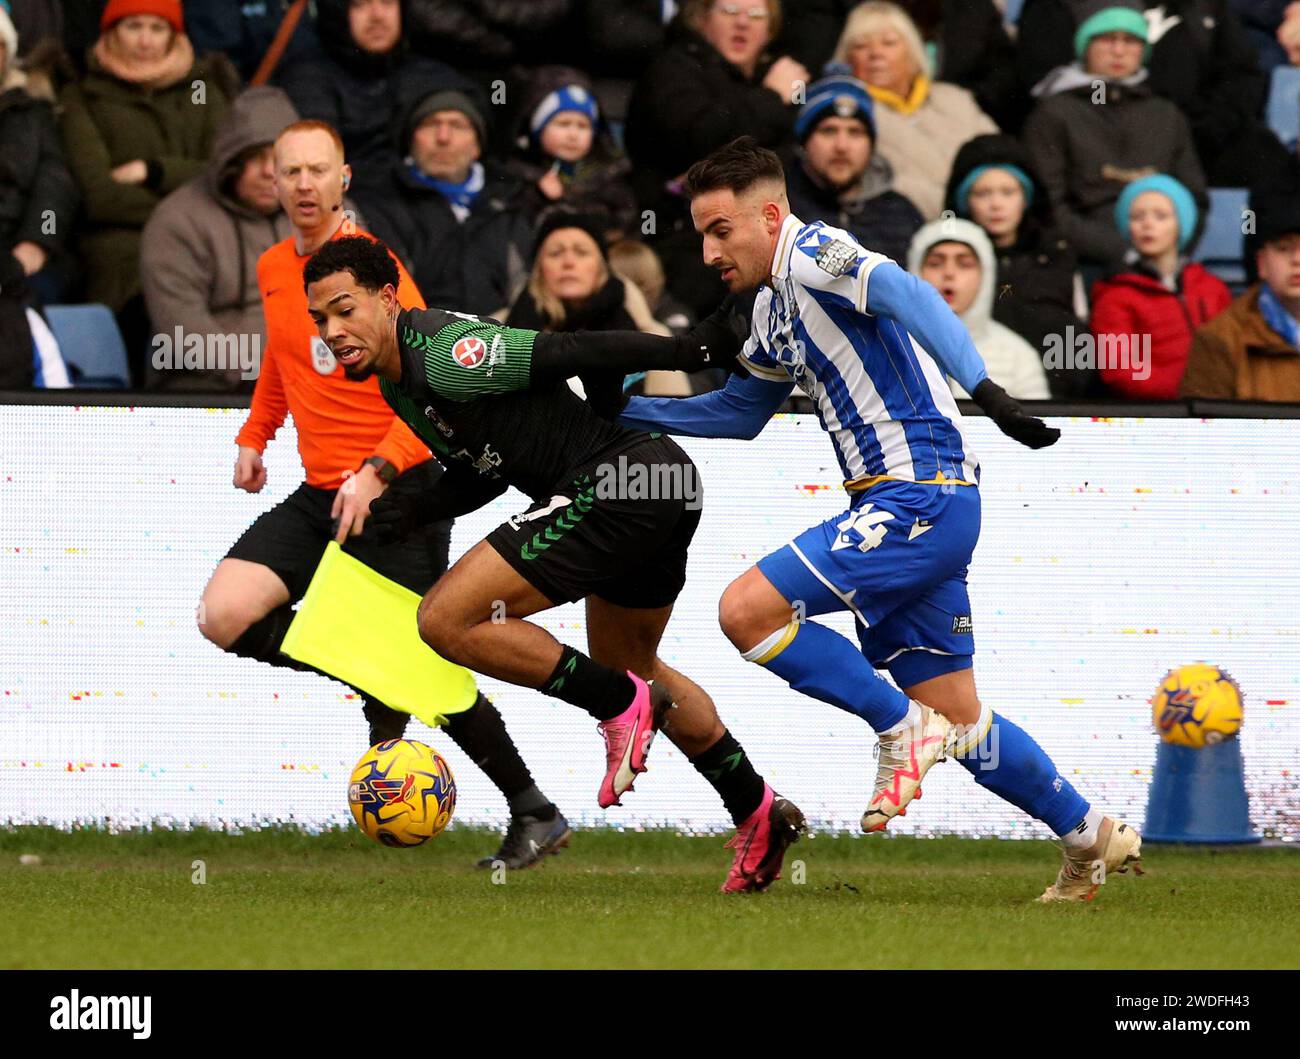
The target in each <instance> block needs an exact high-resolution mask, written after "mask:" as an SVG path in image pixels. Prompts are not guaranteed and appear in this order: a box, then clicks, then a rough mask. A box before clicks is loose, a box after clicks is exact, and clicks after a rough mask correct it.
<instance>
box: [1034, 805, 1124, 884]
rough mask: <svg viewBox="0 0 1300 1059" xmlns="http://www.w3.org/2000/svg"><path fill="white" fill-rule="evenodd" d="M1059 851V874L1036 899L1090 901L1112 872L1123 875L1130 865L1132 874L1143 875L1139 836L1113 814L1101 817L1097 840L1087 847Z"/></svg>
mask: <svg viewBox="0 0 1300 1059" xmlns="http://www.w3.org/2000/svg"><path fill="white" fill-rule="evenodd" d="M1062 852H1063V853H1064V859H1065V863H1064V864H1062V865H1061V871H1060V874H1058V875H1057V876H1056V882H1054V883H1052V885H1051V886H1049V887H1048V888H1047V889H1046V890H1044V891H1043V896H1042V897H1040V898H1039V899H1038V900H1039V901H1042V902H1044V903H1048V902H1051V901H1091V900H1092V899H1093V897H1094V896H1095V895H1096V893H1097V891H1098V890H1099V889H1100V888H1101V887H1102V885H1104V884H1105V882H1106V880H1107V879H1108V878H1109V877H1110V875H1111V873H1112V872H1115V873H1118V874H1120V875H1123V874H1124V873H1125V872H1127V871H1128V870H1129V868H1132V869H1133V873H1134V874H1135V875H1141V874H1143V872H1142V865H1141V864H1140V863H1139V861H1140V860H1141V858H1142V836H1141V835H1139V834H1138V833H1137V831H1136V830H1134V829H1133V828H1132V827H1130V826H1129V825H1128V824H1125V823H1121V822H1120V821H1119V820H1116V819H1115V818H1114V817H1110V816H1104V817H1102V820H1101V824H1100V825H1099V826H1098V828H1097V841H1096V842H1094V843H1093V844H1092V845H1091V846H1089V847H1088V848H1087V849H1071V848H1070V847H1069V846H1066V847H1065V849H1064V850H1063V851H1062Z"/></svg>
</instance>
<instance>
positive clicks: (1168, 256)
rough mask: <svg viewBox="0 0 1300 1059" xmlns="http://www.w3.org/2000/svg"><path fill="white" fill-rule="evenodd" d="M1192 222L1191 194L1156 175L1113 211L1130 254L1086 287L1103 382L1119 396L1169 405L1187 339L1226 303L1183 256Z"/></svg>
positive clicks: (1224, 294) (1215, 284)
mask: <svg viewBox="0 0 1300 1059" xmlns="http://www.w3.org/2000/svg"><path fill="white" fill-rule="evenodd" d="M1196 219H1197V218H1196V201H1195V199H1193V198H1192V193H1191V192H1190V191H1188V190H1187V188H1186V187H1184V186H1183V185H1182V184H1180V183H1179V182H1178V181H1177V180H1175V179H1174V178H1173V177H1171V176H1167V175H1165V174H1163V173H1158V174H1156V175H1155V176H1149V177H1144V178H1143V179H1141V180H1135V181H1133V182H1132V183H1131V184H1129V185H1128V187H1126V188H1125V189H1124V191H1123V193H1122V194H1121V195H1120V197H1119V201H1118V202H1117V203H1116V204H1115V224H1116V226H1117V227H1118V228H1119V230H1120V232H1121V233H1123V234H1125V235H1127V236H1128V240H1129V244H1130V247H1131V249H1130V250H1129V252H1128V254H1127V256H1126V257H1125V263H1124V265H1122V266H1121V267H1120V268H1119V269H1118V270H1116V271H1115V272H1113V273H1111V274H1110V275H1108V276H1106V277H1103V278H1102V279H1099V280H1098V281H1097V282H1096V283H1095V284H1093V288H1092V333H1093V335H1094V336H1096V339H1097V360H1098V364H1097V366H1098V369H1099V373H1100V375H1101V378H1102V381H1103V382H1105V383H1106V385H1107V386H1108V387H1110V389H1111V390H1112V391H1113V392H1114V393H1116V394H1118V395H1119V396H1121V397H1127V398H1130V399H1133V400H1144V401H1172V400H1174V399H1175V398H1176V397H1177V396H1178V389H1179V384H1180V383H1181V382H1182V378H1183V371H1184V370H1185V369H1186V367H1187V355H1188V353H1189V352H1190V351H1191V348H1192V336H1193V334H1194V333H1195V331H1196V329H1197V328H1198V327H1200V326H1201V324H1203V323H1205V322H1206V321H1207V320H1209V319H1211V318H1212V317H1214V316H1217V315H1218V314H1219V313H1221V312H1223V310H1224V309H1226V308H1227V307H1228V303H1229V302H1231V301H1232V295H1231V294H1230V293H1229V291H1228V288H1227V287H1226V286H1225V285H1224V283H1223V281H1222V280H1220V279H1219V278H1218V277H1217V276H1213V275H1211V274H1210V273H1209V272H1207V271H1206V270H1205V269H1204V268H1202V267H1201V266H1200V265H1198V264H1196V263H1195V262H1194V261H1188V260H1187V259H1186V258H1185V257H1183V256H1182V252H1183V251H1184V250H1185V249H1186V248H1187V245H1188V243H1189V242H1190V241H1191V237H1192V233H1193V232H1194V231H1195V230H1196ZM1124 350H1127V352H1128V355H1127V356H1125V355H1123V351H1124Z"/></svg>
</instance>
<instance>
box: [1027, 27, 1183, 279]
mask: <svg viewBox="0 0 1300 1059" xmlns="http://www.w3.org/2000/svg"><path fill="white" fill-rule="evenodd" d="M1146 40H1147V20H1146V19H1145V18H1144V17H1143V15H1142V12H1141V10H1140V9H1139V8H1138V7H1136V6H1129V5H1127V4H1124V3H1122V2H1112V3H1111V5H1110V6H1108V7H1104V8H1102V9H1101V10H1099V11H1097V12H1096V13H1095V14H1093V15H1092V16H1091V17H1089V18H1088V19H1087V21H1085V22H1084V23H1083V24H1082V25H1081V26H1080V27H1079V30H1078V32H1077V33H1076V34H1075V36H1074V49H1075V55H1076V56H1077V61H1076V62H1074V63H1071V64H1070V65H1069V66H1062V67H1059V68H1058V69H1056V70H1054V71H1053V72H1052V74H1051V75H1050V76H1049V77H1047V78H1045V79H1044V80H1043V81H1042V82H1041V83H1040V84H1039V85H1038V86H1037V87H1036V88H1035V89H1034V93H1035V95H1037V96H1038V97H1039V100H1040V101H1039V103H1038V105H1037V106H1036V107H1035V108H1034V112H1033V113H1032V114H1030V115H1029V120H1028V121H1027V122H1026V123H1025V136H1024V139H1025V143H1026V145H1027V146H1028V147H1029V153H1030V156H1031V157H1032V158H1033V161H1034V165H1035V166H1036V168H1037V169H1038V174H1039V176H1040V177H1041V178H1042V180H1043V183H1044V184H1045V185H1046V187H1047V193H1048V196H1049V197H1050V199H1051V203H1052V207H1053V209H1054V211H1055V215H1056V221H1057V224H1059V225H1060V227H1061V230H1062V232H1063V233H1064V235H1065V237H1066V238H1067V239H1068V240H1069V241H1070V243H1071V244H1072V245H1073V246H1074V248H1075V250H1076V251H1078V254H1079V258H1080V260H1081V261H1082V262H1084V263H1086V264H1091V265H1105V266H1113V265H1116V264H1118V263H1120V262H1121V261H1122V260H1123V258H1124V253H1125V250H1126V249H1127V244H1126V241H1125V239H1124V237H1123V236H1122V235H1120V233H1119V232H1117V231H1116V230H1115V223H1114V211H1115V202H1116V200H1118V198H1119V196H1120V192H1122V191H1123V190H1124V187H1125V185H1126V184H1128V183H1130V182H1131V181H1133V180H1137V179H1138V178H1140V177H1144V176H1151V175H1153V174H1155V173H1168V174H1169V175H1170V176H1172V177H1173V178H1174V179H1175V180H1177V181H1178V182H1179V183H1181V184H1182V185H1183V186H1184V187H1186V188H1187V189H1188V190H1189V191H1191V193H1192V197H1193V198H1194V199H1195V200H1196V204H1197V209H1198V210H1199V211H1200V212H1201V214H1202V215H1204V212H1205V209H1206V206H1207V204H1208V199H1207V197H1206V194H1205V177H1204V175H1203V174H1202V172H1201V165H1200V162H1199V161H1197V158H1196V148H1195V145H1194V144H1193V142H1192V133H1191V130H1190V129H1189V128H1188V125H1187V119H1186V118H1184V117H1183V115H1182V113H1181V112H1180V111H1179V110H1178V108H1177V107H1176V106H1175V105H1174V104H1173V103H1171V102H1170V101H1169V100H1167V99H1162V98H1160V97H1159V96H1156V95H1153V94H1152V92H1151V89H1150V88H1149V87H1148V86H1147V84H1146V81H1147V70H1146V67H1145V66H1143V65H1142V64H1143V60H1144V56H1145V54H1146V53H1147V51H1148V50H1149V49H1148V46H1147V44H1146Z"/></svg>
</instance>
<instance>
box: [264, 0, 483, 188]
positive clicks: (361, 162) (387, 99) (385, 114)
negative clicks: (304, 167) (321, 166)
mask: <svg viewBox="0 0 1300 1059" xmlns="http://www.w3.org/2000/svg"><path fill="white" fill-rule="evenodd" d="M407 2H408V0H355V2H354V0H316V32H317V35H318V36H319V38H320V42H321V47H322V49H323V52H324V54H323V55H321V56H319V57H317V58H315V59H305V60H300V61H297V62H293V63H288V62H286V63H283V64H281V69H280V73H279V77H278V80H279V83H280V85H281V86H282V87H283V88H284V90H285V91H286V92H288V93H289V98H290V99H291V100H292V101H293V105H294V108H295V109H296V110H297V111H298V113H299V114H301V115H302V116H303V118H306V119H315V120H317V121H324V122H326V123H328V124H330V125H332V126H334V128H336V129H338V131H339V135H340V136H342V137H343V146H344V149H345V150H346V152H347V159H348V163H349V164H350V165H351V166H352V169H353V172H354V174H355V178H354V180H353V183H352V193H353V194H354V195H357V196H358V197H360V196H361V194H362V193H363V192H364V191H366V190H367V185H368V184H370V183H371V182H372V181H375V182H377V183H378V184H380V185H383V184H384V183H385V180H386V176H387V173H388V171H389V169H390V167H391V166H392V164H393V163H394V162H398V161H400V160H401V157H402V154H401V151H402V148H401V147H399V143H398V141H399V140H400V133H401V130H400V128H397V127H395V126H397V125H399V124H400V119H401V115H402V114H403V113H405V111H406V110H407V108H408V107H409V106H410V105H411V103H412V101H413V100H415V99H416V98H419V97H422V96H425V95H427V94H428V93H429V91H430V90H431V89H432V88H434V87H436V86H438V85H442V84H446V83H448V82H450V81H452V80H456V79H457V78H458V75H457V74H456V73H455V71H454V70H452V69H451V67H449V66H447V65H445V64H444V63H441V62H438V61H436V60H434V59H428V58H425V57H424V56H420V55H415V54H413V53H412V52H411V50H410V47H409V45H408V43H407V40H406V37H405V34H404V30H405V24H406V4H407Z"/></svg>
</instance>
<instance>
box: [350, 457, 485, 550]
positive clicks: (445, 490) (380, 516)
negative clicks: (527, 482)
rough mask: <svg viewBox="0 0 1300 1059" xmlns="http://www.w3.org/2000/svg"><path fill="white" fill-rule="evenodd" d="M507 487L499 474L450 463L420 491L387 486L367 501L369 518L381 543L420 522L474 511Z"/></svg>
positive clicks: (402, 534)
mask: <svg viewBox="0 0 1300 1059" xmlns="http://www.w3.org/2000/svg"><path fill="white" fill-rule="evenodd" d="M507 488H509V487H508V485H507V483H506V482H505V481H504V480H503V479H501V478H491V477H489V476H487V475H485V474H479V473H478V472H477V471H470V470H468V469H466V468H464V467H460V466H457V465H455V464H453V465H452V466H451V467H450V468H448V469H447V470H446V471H445V472H444V473H443V474H442V475H441V476H440V477H439V478H438V481H437V482H436V483H435V484H434V486H433V488H432V489H426V490H424V491H423V492H420V493H407V492H395V491H394V490H392V489H390V490H388V491H387V492H386V493H384V494H383V495H382V496H379V497H376V498H375V499H374V500H372V501H371V502H370V520H371V521H372V522H373V523H374V524H375V529H376V531H377V532H378V534H379V542H380V543H381V544H392V543H395V542H396V541H402V540H405V539H406V538H407V537H409V536H410V535H411V534H412V533H414V532H415V531H416V529H418V528H419V527H420V526H427V525H428V524H429V523H431V522H438V521H440V520H441V519H448V518H457V517H459V516H460V515H467V514H469V513H470V512H471V511H477V510H478V509H479V508H481V507H482V506H483V505H484V504H487V503H490V502H491V501H493V500H495V499H496V498H497V497H499V496H500V495H501V494H502V493H504V492H505V491H506V489H507Z"/></svg>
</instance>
